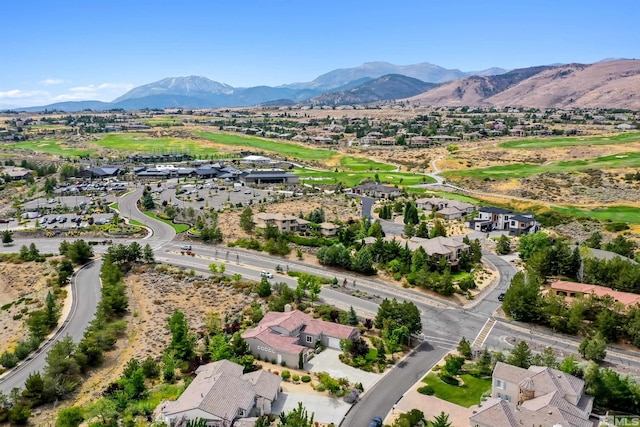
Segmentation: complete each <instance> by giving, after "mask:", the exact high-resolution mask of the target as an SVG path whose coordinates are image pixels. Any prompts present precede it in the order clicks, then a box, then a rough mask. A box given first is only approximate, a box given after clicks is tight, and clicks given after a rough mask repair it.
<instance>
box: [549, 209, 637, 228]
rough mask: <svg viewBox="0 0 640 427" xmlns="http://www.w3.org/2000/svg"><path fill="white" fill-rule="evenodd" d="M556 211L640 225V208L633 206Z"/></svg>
mask: <svg viewBox="0 0 640 427" xmlns="http://www.w3.org/2000/svg"><path fill="white" fill-rule="evenodd" d="M553 209H554V210H556V211H558V212H562V213H565V214H569V215H574V216H581V217H589V218H595V219H598V220H600V221H607V220H611V221H615V222H629V223H632V224H640V208H637V207H633V206H608V207H604V208H594V209H584V208H577V207H573V206H554V207H553Z"/></svg>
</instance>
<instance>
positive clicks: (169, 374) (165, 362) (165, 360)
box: [162, 353, 176, 383]
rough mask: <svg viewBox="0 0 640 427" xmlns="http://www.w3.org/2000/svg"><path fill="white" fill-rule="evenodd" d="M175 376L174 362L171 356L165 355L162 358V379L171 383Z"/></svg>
mask: <svg viewBox="0 0 640 427" xmlns="http://www.w3.org/2000/svg"><path fill="white" fill-rule="evenodd" d="M175 376H176V361H175V359H174V358H173V356H172V355H171V354H169V353H166V354H165V355H164V356H162V379H163V380H165V381H167V382H169V383H173V381H174V380H175Z"/></svg>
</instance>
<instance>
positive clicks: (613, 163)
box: [442, 152, 640, 179]
mask: <svg viewBox="0 0 640 427" xmlns="http://www.w3.org/2000/svg"><path fill="white" fill-rule="evenodd" d="M637 167H640V153H633V152H629V153H620V154H614V155H610V156H602V157H596V158H593V159H586V160H570V161H564V162H554V163H551V164H548V165H534V164H529V163H515V164H511V165H504V166H491V167H488V168H479V169H468V170H460V171H450V172H445V173H443V174H442V175H444V176H468V177H473V178H481V179H482V178H493V179H511V178H526V177H529V176H532V175H538V174H541V173H544V172H556V173H558V172H564V173H567V172H576V171H584V170H587V169H621V168H637Z"/></svg>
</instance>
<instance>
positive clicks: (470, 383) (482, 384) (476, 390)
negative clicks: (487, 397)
mask: <svg viewBox="0 0 640 427" xmlns="http://www.w3.org/2000/svg"><path fill="white" fill-rule="evenodd" d="M460 379H461V383H462V384H461V385H459V386H455V385H449V384H446V383H444V382H443V381H442V380H441V379H440V377H438V375H436V374H429V375H427V376H426V377H424V378H423V379H422V382H424V383H426V384H427V385H428V386H430V387H431V388H432V389H433V391H434V396H436V397H438V398H440V399H442V400H446V401H447V402H451V403H455V404H456V405H460V406H464V407H465V408H469V407H471V406H473V405H477V404H479V403H480V400H481V398H482V395H483V394H484V393H486V392H487V391H489V390H491V378H477V377H474V376H473V375H470V374H462V375H460Z"/></svg>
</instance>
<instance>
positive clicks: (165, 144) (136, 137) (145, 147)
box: [94, 133, 218, 156]
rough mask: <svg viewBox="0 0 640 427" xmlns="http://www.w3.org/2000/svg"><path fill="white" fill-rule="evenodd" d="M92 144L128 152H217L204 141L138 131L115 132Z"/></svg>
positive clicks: (204, 154) (204, 153) (209, 153)
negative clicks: (148, 134) (151, 135)
mask: <svg viewBox="0 0 640 427" xmlns="http://www.w3.org/2000/svg"><path fill="white" fill-rule="evenodd" d="M94 144H96V145H98V146H100V147H103V148H110V149H112V150H120V151H125V152H130V153H157V154H164V153H189V154H191V155H192V156H198V155H201V156H207V155H211V154H216V153H218V149H217V148H215V147H213V146H211V145H209V144H207V143H206V142H200V141H192V140H190V139H178V138H149V137H148V136H146V135H145V134H139V133H115V134H111V135H108V136H106V137H104V138H102V139H101V140H99V141H96V142H94Z"/></svg>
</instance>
